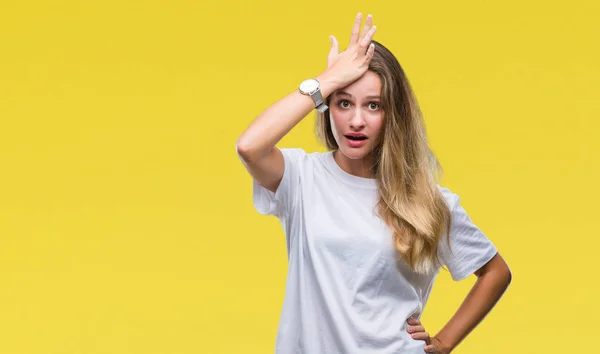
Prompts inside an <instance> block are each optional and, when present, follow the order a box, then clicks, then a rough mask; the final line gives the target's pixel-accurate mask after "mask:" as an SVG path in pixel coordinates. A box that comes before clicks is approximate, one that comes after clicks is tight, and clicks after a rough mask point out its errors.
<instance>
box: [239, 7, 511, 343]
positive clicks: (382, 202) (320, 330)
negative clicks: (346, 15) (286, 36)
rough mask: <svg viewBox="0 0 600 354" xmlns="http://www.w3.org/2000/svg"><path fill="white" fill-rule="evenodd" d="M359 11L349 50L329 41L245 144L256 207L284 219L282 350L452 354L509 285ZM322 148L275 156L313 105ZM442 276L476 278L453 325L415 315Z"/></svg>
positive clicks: (399, 76)
mask: <svg viewBox="0 0 600 354" xmlns="http://www.w3.org/2000/svg"><path fill="white" fill-rule="evenodd" d="M361 22H362V16H361V14H358V15H357V17H356V21H355V23H354V26H353V28H352V35H351V40H350V44H349V46H348V48H347V49H346V50H345V51H343V52H342V53H338V43H337V40H336V39H335V37H333V36H331V37H330V39H331V42H332V46H331V51H330V53H329V56H328V65H327V69H326V70H325V71H324V72H323V73H321V74H320V75H318V76H317V77H316V78H315V79H308V80H306V81H304V82H302V83H301V85H300V87H299V89H298V90H294V92H292V93H290V94H289V95H288V96H286V97H284V98H282V99H281V100H279V101H278V102H276V103H274V104H273V105H272V106H270V107H269V108H267V109H266V110H265V111H264V112H263V113H261V114H260V115H259V116H258V117H257V118H256V119H255V120H254V121H253V122H252V123H251V124H250V126H249V127H248V128H247V130H246V131H244V132H243V133H242V135H241V136H240V137H239V138H238V140H237V152H238V155H239V156H240V158H241V160H242V162H243V163H244V166H245V167H246V169H247V170H248V172H249V174H250V175H251V176H252V178H253V203H254V206H255V208H256V209H257V211H258V212H260V213H261V214H268V215H274V216H276V217H278V218H279V220H280V221H281V223H282V226H283V228H284V230H285V235H286V241H287V252H288V260H289V272H288V277H287V285H286V295H285V300H284V305H283V309H282V313H281V319H280V323H279V330H278V335H277V340H276V352H277V353H306V354H320V353H322V354H334V353H351V354H354V353H402V354H417V353H423V352H427V353H450V352H451V351H452V350H453V349H454V348H455V347H456V346H457V345H458V344H459V343H460V342H461V341H462V340H463V339H464V338H465V337H466V336H467V335H468V334H469V333H470V332H471V331H472V330H473V329H474V328H475V327H476V326H477V325H478V323H479V322H480V321H481V320H482V319H483V318H484V317H485V316H486V314H487V313H488V312H489V311H490V310H491V309H492V307H493V306H494V305H495V304H496V302H497V301H498V300H499V299H500V297H501V296H502V294H503V293H504V291H505V290H506V288H507V287H508V285H509V283H510V280H511V272H510V270H509V268H508V266H507V265H506V263H505V262H504V261H503V259H502V258H501V257H500V255H499V254H498V250H497V248H496V247H495V246H494V244H493V243H492V242H491V241H490V240H489V239H488V238H487V237H486V236H485V235H484V234H483V233H482V231H481V230H480V229H479V228H478V227H477V226H476V225H474V224H473V223H472V222H471V220H470V218H469V216H468V215H467V213H466V212H465V210H464V209H463V207H462V206H461V205H460V203H459V197H458V196H457V195H456V194H454V193H452V192H451V191H450V190H449V189H448V188H445V187H442V186H440V185H439V184H437V182H436V181H435V179H434V177H435V176H436V173H438V172H439V170H440V168H439V165H438V164H437V160H436V158H435V156H434V155H433V154H432V152H431V150H430V148H429V146H428V142H427V137H426V132H425V127H424V124H423V119H422V116H421V113H420V111H419V107H418V105H417V101H416V99H415V97H414V95H413V92H412V90H411V87H410V84H409V81H408V80H407V78H406V76H405V74H404V72H403V70H402V68H401V66H400V64H399V63H398V61H397V60H396V58H395V57H394V56H393V55H392V53H391V52H390V51H389V50H388V49H386V48H385V47H384V46H383V45H381V44H380V43H378V42H376V41H374V40H372V38H373V35H374V33H375V30H376V27H375V26H373V25H372V17H371V16H370V15H369V16H368V17H367V19H366V21H365V25H364V28H363V31H362V33H361V32H360V25H361ZM315 108H316V109H317V112H318V113H317V128H318V129H317V130H318V132H319V136H320V138H321V139H322V140H323V142H324V144H325V145H326V146H327V149H328V152H324V153H323V152H313V153H306V152H305V151H304V150H302V149H299V148H294V149H279V148H277V147H276V146H275V144H276V143H277V142H279V141H280V139H281V138H282V137H283V136H284V135H285V134H287V133H288V132H289V131H290V130H291V129H292V128H293V127H294V126H295V125H296V124H298V123H299V122H300V121H301V120H302V119H303V118H304V117H305V116H307V115H308V114H309V113H310V112H311V111H312V110H313V109H315ZM442 267H446V268H447V269H448V270H449V272H450V274H451V276H452V278H453V279H454V280H461V279H464V278H466V277H467V276H469V275H471V274H475V275H476V276H477V277H478V279H477V281H476V283H475V285H474V287H473V289H472V291H471V292H470V293H469V295H468V296H467V297H466V299H465V301H464V302H463V304H462V305H461V306H460V308H459V309H458V311H457V312H456V314H455V315H454V316H453V317H452V318H451V319H450V320H449V322H448V323H447V325H446V326H444V328H443V329H442V330H441V331H440V332H439V333H437V334H436V335H435V336H430V335H429V334H428V332H427V331H426V330H425V328H424V326H423V324H422V323H421V322H420V320H419V318H420V316H421V314H422V312H423V308H424V306H425V304H426V302H427V299H428V296H429V293H430V290H431V288H432V284H433V282H434V280H435V278H436V275H437V274H438V272H439V271H440V269H441V268H442Z"/></svg>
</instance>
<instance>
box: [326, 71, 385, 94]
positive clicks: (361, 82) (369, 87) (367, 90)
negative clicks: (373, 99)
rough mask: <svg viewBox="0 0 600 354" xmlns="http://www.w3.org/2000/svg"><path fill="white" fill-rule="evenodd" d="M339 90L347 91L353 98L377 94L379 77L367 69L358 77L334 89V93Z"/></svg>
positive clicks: (379, 82) (379, 87)
mask: <svg viewBox="0 0 600 354" xmlns="http://www.w3.org/2000/svg"><path fill="white" fill-rule="evenodd" d="M339 91H343V92H347V93H349V94H351V95H352V96H354V97H355V98H361V97H366V96H379V95H380V94H381V79H380V78H379V75H377V74H376V73H374V72H372V71H367V72H366V73H365V74H364V75H363V76H361V77H360V79H358V80H356V81H354V82H353V83H351V84H350V85H348V86H346V87H343V88H341V89H339V90H338V91H336V94H339V93H340V92H339Z"/></svg>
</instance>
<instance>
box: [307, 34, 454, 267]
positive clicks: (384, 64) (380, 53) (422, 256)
mask: <svg viewBox="0 0 600 354" xmlns="http://www.w3.org/2000/svg"><path fill="white" fill-rule="evenodd" d="M372 42H373V43H374V44H375V52H374V55H373V59H372V60H371V63H370V65H369V70H370V71H373V72H375V73H376V74H377V75H378V76H379V78H380V79H381V84H382V86H381V102H380V103H381V108H382V109H383V111H384V123H383V127H382V130H381V133H380V134H383V135H382V139H381V143H380V144H379V146H378V147H376V148H375V149H374V150H373V155H374V161H375V162H374V166H373V170H374V172H375V179H376V181H377V187H378V188H377V190H378V203H377V211H378V214H379V217H381V218H382V220H383V221H384V222H385V223H386V224H387V225H388V226H389V227H390V228H391V230H392V232H393V243H394V246H395V248H396V250H397V251H398V253H399V255H400V256H401V258H402V259H403V260H404V261H405V262H406V263H407V264H408V265H409V266H410V268H411V269H412V270H413V271H415V272H417V273H421V274H427V273H430V272H432V271H434V270H435V269H437V268H436V266H443V264H441V262H440V258H439V255H438V243H439V242H440V240H441V238H442V236H443V234H444V231H446V235H449V234H450V221H451V220H450V210H449V207H448V206H447V204H446V202H445V199H444V197H443V195H442V194H441V192H440V191H439V190H438V188H437V181H436V177H441V175H442V172H443V171H442V167H441V165H440V163H439V161H438V159H437V158H436V156H435V155H434V154H433V152H432V151H431V149H430V147H429V144H428V140H427V134H426V130H425V123H424V120H423V116H422V114H421V110H420V108H419V105H418V103H417V100H416V98H415V95H414V93H413V91H412V88H411V85H410V83H409V81H408V79H407V77H406V75H405V73H404V70H403V69H402V67H401V66H400V63H399V62H398V60H397V59H396V57H395V56H394V55H393V54H392V53H391V52H390V51H389V50H388V49H387V48H386V47H384V46H383V45H382V44H380V43H378V42H376V41H372ZM330 98H331V95H330V96H329V97H328V98H327V104H328V105H329V104H330ZM329 118H330V116H329V110H327V111H326V112H324V113H320V112H317V121H316V130H317V136H318V138H319V139H320V140H321V142H322V143H323V144H324V145H325V146H326V147H327V149H328V150H330V151H332V150H337V149H338V145H337V143H336V141H335V138H334V136H333V132H332V130H331V122H330V119H329ZM448 245H449V240H448Z"/></svg>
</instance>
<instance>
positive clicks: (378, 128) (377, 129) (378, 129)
mask: <svg viewBox="0 0 600 354" xmlns="http://www.w3.org/2000/svg"><path fill="white" fill-rule="evenodd" d="M383 124H384V120H383V115H381V116H379V117H374V119H373V120H372V121H371V126H372V127H373V131H374V133H376V134H377V140H378V141H380V140H381V138H382V136H381V133H382V130H383Z"/></svg>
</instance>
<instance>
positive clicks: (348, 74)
mask: <svg viewBox="0 0 600 354" xmlns="http://www.w3.org/2000/svg"><path fill="white" fill-rule="evenodd" d="M361 22H362V14H360V13H359V14H358V15H356V20H355V21H354V26H353V27H352V34H351V36H350V43H349V45H348V48H346V50H345V51H343V52H341V53H339V45H338V41H337V39H336V38H335V37H334V36H330V37H329V39H330V40H331V50H330V51H329V55H328V56H327V71H326V73H327V74H328V75H330V76H332V77H334V78H335V80H336V82H338V84H339V85H340V87H344V86H347V85H349V84H351V83H352V82H354V81H356V80H358V79H359V78H360V77H361V76H362V75H363V74H364V73H365V72H366V71H367V70H368V68H369V63H370V62H371V59H372V58H373V52H374V51H375V45H374V44H372V43H371V40H372V39H373V35H374V34H375V30H376V29H377V27H376V26H373V25H372V24H373V17H372V16H371V15H368V16H367V20H366V21H365V26H364V28H363V31H362V33H361V32H360V24H361Z"/></svg>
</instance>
